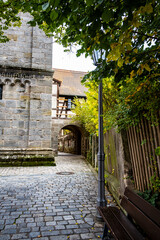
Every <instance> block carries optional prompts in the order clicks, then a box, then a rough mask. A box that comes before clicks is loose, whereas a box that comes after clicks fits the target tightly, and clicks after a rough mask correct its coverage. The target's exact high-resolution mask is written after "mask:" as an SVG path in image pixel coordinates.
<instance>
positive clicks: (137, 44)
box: [0, 0, 160, 82]
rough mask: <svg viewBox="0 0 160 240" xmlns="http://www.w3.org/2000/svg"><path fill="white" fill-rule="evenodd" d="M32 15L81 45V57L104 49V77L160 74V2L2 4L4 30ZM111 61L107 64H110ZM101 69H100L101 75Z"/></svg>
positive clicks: (9, 0) (63, 39)
mask: <svg viewBox="0 0 160 240" xmlns="http://www.w3.org/2000/svg"><path fill="white" fill-rule="evenodd" d="M20 11H22V12H30V14H31V15H32V16H33V20H32V21H31V22H30V24H31V25H32V26H35V25H36V24H38V25H39V27H40V28H42V29H43V30H44V31H45V32H46V34H47V35H54V37H55V38H56V39H57V41H59V42H60V43H61V44H63V46H65V47H68V46H71V45H72V44H73V43H77V44H79V46H80V49H79V50H78V52H77V55H80V54H81V53H85V54H86V55H92V51H93V49H105V50H106V61H104V62H103V67H102V70H103V74H104V76H105V77H106V76H107V77H109V76H115V81H117V82H119V81H122V80H123V81H125V80H126V78H127V77H129V78H131V79H132V78H136V79H137V81H140V80H141V79H143V78H144V76H147V78H148V80H149V81H152V79H153V78H157V77H158V76H159V74H160V73H159V68H158V67H159V63H160V59H159V58H160V45H159V43H160V2H159V1H156V0H135V1H131V0H127V1H125V0H114V1H113V0H111V1H106V0H79V1H77V0H68V1H65V0H30V1H28V0H18V1H17V0H1V1H0V17H1V22H3V24H1V28H0V31H1V32H0V35H1V41H3V40H4V39H5V38H4V37H2V31H3V30H4V29H6V28H7V27H8V26H10V24H11V23H17V21H18V20H19V18H18V17H17V14H18V13H19V12H20ZM106 63H107V64H106ZM99 71H100V70H99V69H98V72H99Z"/></svg>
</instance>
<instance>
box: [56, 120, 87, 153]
mask: <svg viewBox="0 0 160 240" xmlns="http://www.w3.org/2000/svg"><path fill="white" fill-rule="evenodd" d="M61 130H68V131H71V132H72V136H74V139H75V154H78V155H83V156H86V152H87V146H88V144H87V142H88V133H87V132H86V131H85V130H84V129H83V128H82V127H81V126H79V125H78V124H76V123H73V122H71V120H69V119H68V120H67V119H64V120H62V119H52V149H53V152H54V153H55V154H57V153H58V142H59V138H60V132H61ZM67 138H68V140H69V138H70V136H69V137H66V139H67Z"/></svg>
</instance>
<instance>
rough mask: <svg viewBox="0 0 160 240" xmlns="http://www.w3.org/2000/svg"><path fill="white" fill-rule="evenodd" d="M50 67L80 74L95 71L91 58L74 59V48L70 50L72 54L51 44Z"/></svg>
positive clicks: (59, 46)
mask: <svg viewBox="0 0 160 240" xmlns="http://www.w3.org/2000/svg"><path fill="white" fill-rule="evenodd" d="M52 67H53V68H59V69H65V70H75V71H82V72H88V71H92V70H93V69H95V66H94V65H93V60H92V59H91V58H89V57H88V58H85V56H84V55H82V56H80V57H76V48H74V49H72V52H64V48H63V46H61V45H59V44H57V43H53V59H52Z"/></svg>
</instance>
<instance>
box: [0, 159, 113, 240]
mask: <svg viewBox="0 0 160 240" xmlns="http://www.w3.org/2000/svg"><path fill="white" fill-rule="evenodd" d="M56 164H57V166H56V167H23V168H22V167H12V168H0V240H10V239H34V240H38V239H40V240H67V239H68V240H79V239H92V240H95V239H100V236H101V235H102V231H103V229H102V228H103V223H99V222H97V220H96V218H95V214H96V198H97V180H96V177H95V174H94V173H93V172H92V170H91V168H90V167H89V166H88V164H87V163H86V162H85V161H84V160H83V158H81V157H80V156H75V155H72V156H70V155H66V156H65V155H61V156H58V157H57V158H56ZM60 172H61V173H60ZM64 172H71V173H72V174H70V175H65V173H64ZM107 194H108V193H107ZM107 197H108V198H109V200H110V199H111V197H110V196H109V195H108V196H107Z"/></svg>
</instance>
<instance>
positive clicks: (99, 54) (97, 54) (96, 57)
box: [92, 50, 106, 219]
mask: <svg viewBox="0 0 160 240" xmlns="http://www.w3.org/2000/svg"><path fill="white" fill-rule="evenodd" d="M104 56H105V52H104V51H103V50H94V51H93V55H92V58H93V62H94V65H95V66H99V65H101V64H102V60H103V58H104ZM99 81H100V82H99V87H98V124H99V125H98V155H97V156H98V196H97V207H99V206H101V207H104V206H105V204H106V200H105V179H104V158H105V154H104V142H103V103H102V77H100V78H99ZM96 217H97V218H99V219H101V216H100V214H99V212H98V211H97V216H96Z"/></svg>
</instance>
